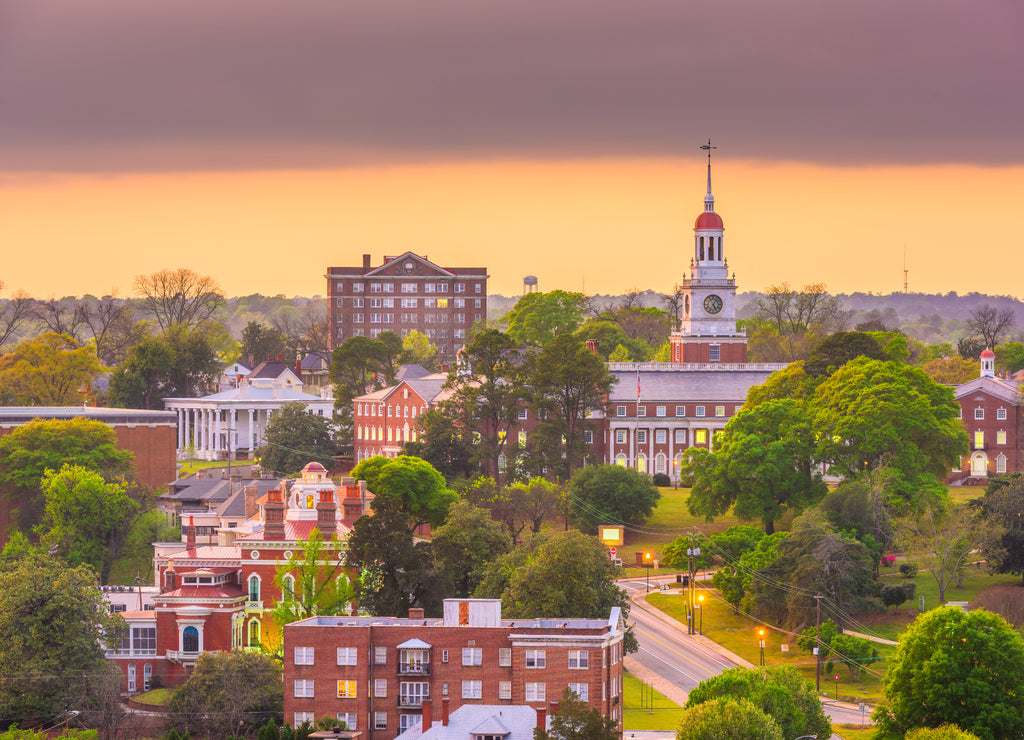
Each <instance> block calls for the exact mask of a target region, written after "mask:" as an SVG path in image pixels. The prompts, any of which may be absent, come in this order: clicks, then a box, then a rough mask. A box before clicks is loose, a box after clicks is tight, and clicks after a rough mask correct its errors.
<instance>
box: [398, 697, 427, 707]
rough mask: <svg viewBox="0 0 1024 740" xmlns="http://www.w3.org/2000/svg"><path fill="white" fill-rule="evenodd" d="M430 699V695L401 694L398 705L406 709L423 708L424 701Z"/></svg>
mask: <svg viewBox="0 0 1024 740" xmlns="http://www.w3.org/2000/svg"><path fill="white" fill-rule="evenodd" d="M425 701H430V697H429V696H399V697H398V706H400V707H403V708H405V709H422V708H423V702H425Z"/></svg>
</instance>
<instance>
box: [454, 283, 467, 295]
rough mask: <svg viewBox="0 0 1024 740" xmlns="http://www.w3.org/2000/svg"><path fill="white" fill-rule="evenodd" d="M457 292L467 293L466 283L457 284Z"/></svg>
mask: <svg viewBox="0 0 1024 740" xmlns="http://www.w3.org/2000/svg"><path fill="white" fill-rule="evenodd" d="M455 292H456V293H465V292H466V284H465V283H455Z"/></svg>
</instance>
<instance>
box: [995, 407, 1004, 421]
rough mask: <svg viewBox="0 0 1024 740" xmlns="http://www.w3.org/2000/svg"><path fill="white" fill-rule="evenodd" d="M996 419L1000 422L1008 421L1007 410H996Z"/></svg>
mask: <svg viewBox="0 0 1024 740" xmlns="http://www.w3.org/2000/svg"><path fill="white" fill-rule="evenodd" d="M996 418H997V419H999V421H1006V409H996Z"/></svg>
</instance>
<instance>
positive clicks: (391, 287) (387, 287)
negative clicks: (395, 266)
mask: <svg viewBox="0 0 1024 740" xmlns="http://www.w3.org/2000/svg"><path fill="white" fill-rule="evenodd" d="M384 292H385V293H394V292H395V284H394V283H384Z"/></svg>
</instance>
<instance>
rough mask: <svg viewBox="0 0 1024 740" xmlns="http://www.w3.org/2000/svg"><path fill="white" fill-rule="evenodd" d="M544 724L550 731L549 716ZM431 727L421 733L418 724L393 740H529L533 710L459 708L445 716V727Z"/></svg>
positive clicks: (533, 725) (534, 722)
mask: <svg viewBox="0 0 1024 740" xmlns="http://www.w3.org/2000/svg"><path fill="white" fill-rule="evenodd" d="M435 706H436V705H435ZM434 714H435V715H436V714H439V712H437V711H435V712H434ZM546 720H547V721H546V724H547V726H548V727H549V728H550V726H551V717H550V715H549V716H548V717H547V718H546ZM431 725H432V726H431V727H428V728H426V730H424V728H423V726H422V723H420V724H417V725H416V726H414V727H411V728H410V729H408V730H406V731H405V732H403V733H402V734H401V735H399V736H398V737H397V738H396V740H413V738H415V739H416V740H471V739H472V738H473V737H474V736H475V735H498V736H500V737H502V738H503V740H533V731H534V729H535V728H536V727H537V710H536V709H534V708H533V707H529V706H525V705H522V704H518V705H516V704H513V705H502V706H497V705H488V704H463V705H462V706H461V707H459V708H458V709H456V710H455V711H453V712H452V713H451V715H449V717H448V724H447V725H443V724H441V720H439V719H435V720H433V721H432V723H431ZM477 728H480V729H479V730H478V729H477Z"/></svg>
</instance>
